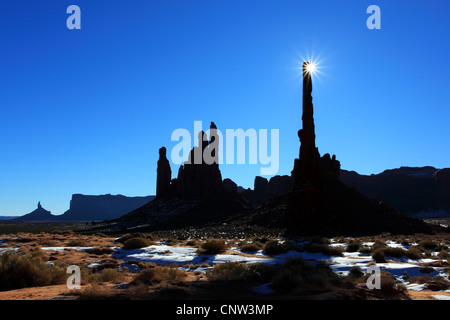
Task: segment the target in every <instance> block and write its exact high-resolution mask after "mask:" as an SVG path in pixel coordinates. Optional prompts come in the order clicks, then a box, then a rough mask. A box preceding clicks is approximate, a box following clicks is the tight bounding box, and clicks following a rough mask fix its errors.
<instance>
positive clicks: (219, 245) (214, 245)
mask: <svg viewBox="0 0 450 320" xmlns="http://www.w3.org/2000/svg"><path fill="white" fill-rule="evenodd" d="M225 250H226V243H225V240H223V239H207V240H206V241H205V242H203V243H202V244H201V246H200V248H199V249H198V250H197V254H199V255H201V254H206V255H209V254H219V253H222V252H224V251H225Z"/></svg>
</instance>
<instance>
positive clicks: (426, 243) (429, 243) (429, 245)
mask: <svg viewBox="0 0 450 320" xmlns="http://www.w3.org/2000/svg"><path fill="white" fill-rule="evenodd" d="M419 246H421V247H422V248H424V249H426V250H434V248H435V247H436V243H435V242H434V241H433V240H431V239H425V240H421V241H419Z"/></svg>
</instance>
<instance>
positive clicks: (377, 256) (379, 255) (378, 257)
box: [372, 248, 386, 263]
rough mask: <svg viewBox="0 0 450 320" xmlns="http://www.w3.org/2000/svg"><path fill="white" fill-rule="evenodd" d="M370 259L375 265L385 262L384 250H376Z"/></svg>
mask: <svg viewBox="0 0 450 320" xmlns="http://www.w3.org/2000/svg"><path fill="white" fill-rule="evenodd" d="M372 259H374V260H375V262H376V263H383V262H386V256H385V255H384V250H383V249H382V248H378V249H376V250H375V251H372Z"/></svg>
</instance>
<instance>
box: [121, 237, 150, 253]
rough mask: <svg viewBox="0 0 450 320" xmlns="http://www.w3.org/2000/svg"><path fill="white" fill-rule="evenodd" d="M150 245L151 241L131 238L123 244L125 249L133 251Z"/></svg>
mask: <svg viewBox="0 0 450 320" xmlns="http://www.w3.org/2000/svg"><path fill="white" fill-rule="evenodd" d="M149 245H150V241H149V240H147V239H144V238H140V237H138V238H130V239H128V240H126V241H125V242H124V243H123V249H125V250H132V249H140V248H144V247H148V246H149Z"/></svg>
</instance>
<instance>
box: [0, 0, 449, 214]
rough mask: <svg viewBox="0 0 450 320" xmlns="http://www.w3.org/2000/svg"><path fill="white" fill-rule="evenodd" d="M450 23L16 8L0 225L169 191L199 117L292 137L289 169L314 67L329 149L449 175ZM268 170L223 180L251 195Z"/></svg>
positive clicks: (407, 8) (370, 168) (163, 4)
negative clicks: (86, 197)
mask: <svg viewBox="0 0 450 320" xmlns="http://www.w3.org/2000/svg"><path fill="white" fill-rule="evenodd" d="M72 4H75V5H78V6H79V7H80V8H81V30H69V29H68V28H67V27H66V20H67V18H68V17H69V14H67V13H66V9H67V7H68V6H69V5H72ZM372 4H375V5H378V6H379V7H380V8H381V30H369V29H368V28H367V27H366V20H367V18H368V17H369V14H367V13H366V9H367V7H368V6H369V5H372ZM449 15H450V1H448V0H433V1H428V0H421V1H418V0H408V1H406V0H395V1H392V0H389V1H387V0H386V1H385V0H371V1H365V0H348V1H335V0H330V1H323V0H322V1H321V0H319V1H300V0H293V1H283V0H281V1H280V0H277V1H274V0H270V1H266V0H253V1H248V0H242V1H235V0H231V1H230V0H229V1H223V0H215V1H211V0H205V1H198V0H188V1H187V0H184V1H179V0H170V1H165V0H164V1H163V0H145V1H144V0H140V1H138V0H127V1H100V0H98V1H97V0H96V1H92V0H71V1H66V0H40V1H35V0H29V1H23V0H2V1H1V2H0V108H1V115H0V135H1V140H0V150H1V153H0V215H22V214H25V213H28V212H30V211H32V210H34V209H35V208H36V205H37V202H38V201H41V203H42V205H43V206H44V208H46V209H47V210H51V211H52V213H53V214H61V213H63V212H64V211H66V210H67V209H68V208H69V201H70V198H71V195H72V194H73V193H83V194H91V195H96V194H106V193H111V194H123V195H127V196H143V195H151V194H155V192H156V162H157V160H158V149H159V148H160V147H161V146H166V148H167V149H168V150H169V152H170V150H171V148H172V147H173V146H175V144H176V143H175V142H172V141H171V140H170V138H171V134H172V131H173V130H175V129H177V128H186V129H188V130H190V131H192V130H193V124H194V121H195V120H201V121H203V124H204V129H207V127H208V125H209V123H210V122H211V121H214V122H215V123H216V125H217V126H218V128H219V129H223V130H224V129H238V128H242V129H244V130H246V129H249V128H254V129H279V130H280V168H279V172H278V174H290V171H291V170H292V167H293V163H294V158H295V157H298V152H299V141H298V137H297V130H298V129H300V128H301V99H302V97H301V83H302V82H301V77H300V74H299V70H298V67H299V65H300V64H301V62H302V58H304V57H308V56H314V57H315V58H318V59H319V61H320V67H321V71H322V73H321V75H319V76H318V77H315V78H314V79H313V81H314V84H313V97H314V100H313V102H314V108H315V121H316V136H317V140H316V144H317V146H318V147H319V152H320V153H321V154H324V153H331V154H336V155H337V159H338V160H340V161H341V166H342V168H344V169H348V170H355V171H357V172H359V173H362V174H371V173H379V172H382V171H383V170H385V169H392V168H396V167H400V166H425V165H430V166H435V167H437V168H443V167H450V148H449V138H450V125H449V123H450V122H449V119H450V105H449V101H450V78H449V76H448V74H449V72H450V59H449V52H450V41H449V39H450V25H449V23H448V17H449ZM260 167H261V166H260V165H222V166H221V171H222V176H223V178H231V179H232V180H234V181H235V182H236V183H237V184H238V185H242V186H244V187H253V180H254V177H255V176H256V175H259V171H260ZM177 171H178V166H175V165H172V172H173V177H175V174H176V172H177Z"/></svg>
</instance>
